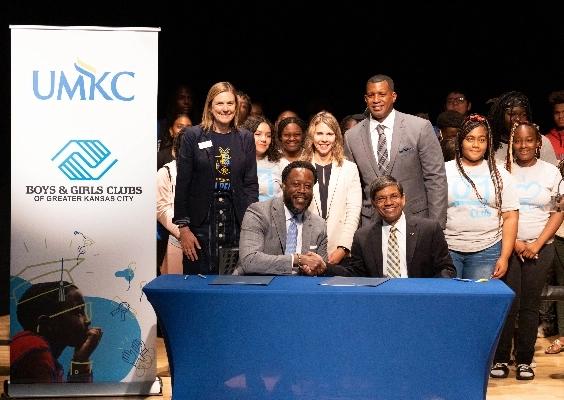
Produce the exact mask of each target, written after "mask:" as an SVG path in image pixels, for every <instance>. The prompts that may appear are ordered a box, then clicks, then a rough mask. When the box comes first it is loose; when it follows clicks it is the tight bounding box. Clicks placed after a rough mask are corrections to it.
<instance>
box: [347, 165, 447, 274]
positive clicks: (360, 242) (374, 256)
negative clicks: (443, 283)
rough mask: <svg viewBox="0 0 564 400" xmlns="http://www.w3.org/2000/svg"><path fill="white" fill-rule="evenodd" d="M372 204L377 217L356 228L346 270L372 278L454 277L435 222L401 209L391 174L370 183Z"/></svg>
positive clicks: (401, 198) (398, 187)
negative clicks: (368, 223) (367, 223)
mask: <svg viewBox="0 0 564 400" xmlns="http://www.w3.org/2000/svg"><path fill="white" fill-rule="evenodd" d="M370 199H371V201H372V206H373V207H374V209H375V210H376V211H377V212H378V215H379V216H380V217H381V218H378V219H374V220H373V221H372V223H371V224H370V225H366V226H363V227H362V228H360V229H359V230H357V231H356V233H355V235H354V239H353V243H352V248H351V256H352V259H351V262H350V265H349V266H348V267H347V270H348V272H349V274H350V275H352V276H369V277H374V278H383V277H389V278H433V277H436V278H454V277H456V268H455V266H454V264H453V263H452V259H451V258H450V254H449V252H448V246H447V242H446V240H445V236H444V234H443V230H442V228H441V227H440V225H439V223H438V222H437V221H434V220H430V219H427V218H422V217H418V216H415V215H412V214H410V213H404V212H403V208H404V206H405V193H404V192H403V187H402V185H401V183H399V182H398V181H397V180H396V179H395V178H394V177H392V176H390V175H383V176H380V177H378V178H376V180H374V181H373V182H372V184H371V185H370Z"/></svg>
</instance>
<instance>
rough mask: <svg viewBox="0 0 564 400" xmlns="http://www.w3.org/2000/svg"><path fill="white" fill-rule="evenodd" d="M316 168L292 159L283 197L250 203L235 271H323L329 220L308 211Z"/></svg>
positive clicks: (283, 173)
mask: <svg viewBox="0 0 564 400" xmlns="http://www.w3.org/2000/svg"><path fill="white" fill-rule="evenodd" d="M316 182H317V171H316V170H315V168H314V167H313V165H311V164H310V163H308V162H306V161H294V162H292V163H290V164H288V165H287V166H286V168H284V171H282V198H280V197H276V198H273V199H270V200H266V201H261V202H258V203H254V204H252V205H251V206H249V207H248V208H247V211H246V212H245V216H244V218H243V223H242V224H241V236H240V239H239V260H240V264H239V266H238V267H237V269H236V270H235V272H233V274H234V275H311V276H315V275H323V274H324V273H325V271H326V268H327V266H326V264H325V261H326V260H327V228H326V226H325V220H324V219H323V218H321V217H319V216H317V215H315V214H312V213H311V212H310V211H308V209H307V208H308V207H309V205H310V204H311V201H312V199H313V186H314V185H315V183H316Z"/></svg>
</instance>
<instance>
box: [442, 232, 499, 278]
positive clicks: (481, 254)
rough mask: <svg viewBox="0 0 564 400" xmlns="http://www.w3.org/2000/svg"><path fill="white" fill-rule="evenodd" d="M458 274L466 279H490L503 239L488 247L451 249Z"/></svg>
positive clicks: (451, 255)
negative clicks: (472, 250) (464, 249)
mask: <svg viewBox="0 0 564 400" xmlns="http://www.w3.org/2000/svg"><path fill="white" fill-rule="evenodd" d="M449 253H450V257H451V258H452V262H453V263H454V266H455V267H456V276H457V277H458V278H465V279H474V280H476V279H482V278H483V279H490V277H491V276H492V274H493V271H494V268H495V263H496V262H497V260H498V259H499V256H500V255H501V240H500V241H499V242H497V243H496V244H494V245H493V246H491V247H488V248H487V249H484V250H480V251H474V252H463V251H455V250H449Z"/></svg>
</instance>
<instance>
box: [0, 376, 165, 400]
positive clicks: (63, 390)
mask: <svg viewBox="0 0 564 400" xmlns="http://www.w3.org/2000/svg"><path fill="white" fill-rule="evenodd" d="M4 393H5V394H6V396H7V397H17V398H22V399H24V398H33V399H37V398H41V397H64V398H67V397H90V396H92V397H95V396H111V397H114V396H162V394H163V383H162V379H161V378H160V377H157V378H156V379H155V382H153V383H152V384H151V382H98V383H97V382H94V383H69V384H65V385H56V384H55V385H54V384H52V383H45V384H41V383H33V384H21V383H10V381H4Z"/></svg>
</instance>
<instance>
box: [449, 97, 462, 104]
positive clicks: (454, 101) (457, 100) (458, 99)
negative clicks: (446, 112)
mask: <svg viewBox="0 0 564 400" xmlns="http://www.w3.org/2000/svg"><path fill="white" fill-rule="evenodd" d="M465 101H466V99H465V98H464V97H454V98H448V99H447V101H446V102H447V104H460V103H464V102H465Z"/></svg>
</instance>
